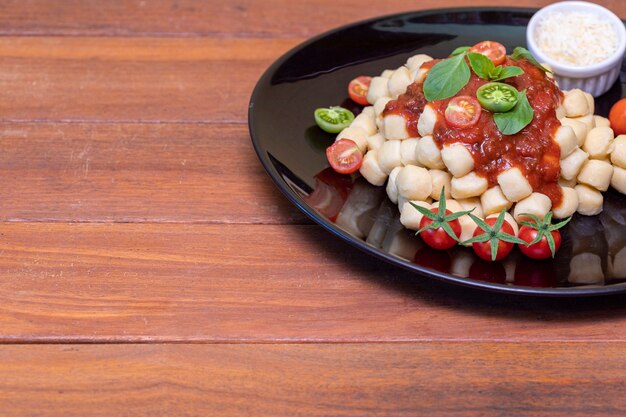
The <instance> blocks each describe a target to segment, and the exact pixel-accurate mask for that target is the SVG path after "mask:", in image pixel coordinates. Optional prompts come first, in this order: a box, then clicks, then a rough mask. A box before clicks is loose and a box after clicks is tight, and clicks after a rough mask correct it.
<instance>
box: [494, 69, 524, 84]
mask: <svg viewBox="0 0 626 417" xmlns="http://www.w3.org/2000/svg"><path fill="white" fill-rule="evenodd" d="M523 73H524V70H523V69H521V68H520V67H504V68H502V69H501V71H500V73H499V74H497V75H496V74H493V75H494V76H495V78H490V79H491V81H500V80H504V79H505V78H511V77H517V76H518V75H522V74H523Z"/></svg>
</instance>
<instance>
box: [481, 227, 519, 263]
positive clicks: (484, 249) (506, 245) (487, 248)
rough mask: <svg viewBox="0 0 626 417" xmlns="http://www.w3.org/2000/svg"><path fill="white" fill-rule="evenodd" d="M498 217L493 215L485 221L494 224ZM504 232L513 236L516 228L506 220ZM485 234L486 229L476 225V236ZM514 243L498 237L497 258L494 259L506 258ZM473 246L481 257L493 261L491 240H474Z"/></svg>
mask: <svg viewBox="0 0 626 417" xmlns="http://www.w3.org/2000/svg"><path fill="white" fill-rule="evenodd" d="M496 220H497V218H495V217H492V218H490V219H485V223H487V224H488V225H489V226H493V225H494V224H495V223H496ZM501 231H502V232H505V233H508V234H510V235H511V236H515V230H513V226H511V224H510V223H509V222H507V221H506V220H505V221H504V223H502V229H501ZM482 234H485V231H484V230H483V229H481V228H480V227H476V230H474V236H479V235H482ZM513 246H514V244H513V243H510V242H504V241H502V240H499V239H498V252H497V253H496V259H494V260H495V261H499V260H500V259H502V258H504V257H505V256H506V255H508V254H509V253H510V252H511V250H513ZM472 247H473V248H474V252H476V255H478V256H479V257H480V258H482V259H484V260H485V261H491V260H492V259H491V244H490V243H489V241H487V242H474V243H472Z"/></svg>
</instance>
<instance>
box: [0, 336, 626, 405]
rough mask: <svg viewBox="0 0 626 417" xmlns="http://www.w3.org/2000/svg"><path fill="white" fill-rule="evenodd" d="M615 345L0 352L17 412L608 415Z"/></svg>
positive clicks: (622, 367) (8, 396)
mask: <svg viewBox="0 0 626 417" xmlns="http://www.w3.org/2000/svg"><path fill="white" fill-rule="evenodd" d="M625 348H626V346H625V345H624V343H565V344H551V343H545V344H544V343H542V344H529V343H463V344H455V343H452V344H450V343H419V344H356V345H341V344H330V345H313V346H312V345H48V346H41V345H31V346H2V347H0V403H2V409H3V413H4V414H5V415H10V416H13V417H18V416H32V415H37V416H58V415H63V416H85V415H90V416H111V415H133V416H155V415H164V416H165V415H168V416H172V415H185V416H192V415H193V416H201V415H211V416H243V415H255V416H331V415H332V416H363V415H367V416H414V415H436V416H442V417H446V416H477V415H480V416H503V415H515V416H533V417H534V416H539V415H541V416H562V415H563V414H564V413H567V415H568V416H572V417H577V416H580V417H588V416H617V415H624V414H626V403H625V402H624V401H623V398H624V394H626V389H625V388H624V387H625V383H626V378H625V375H626V362H625V361H624V356H623V353H624V349H625Z"/></svg>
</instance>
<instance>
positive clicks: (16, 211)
mask: <svg viewBox="0 0 626 417" xmlns="http://www.w3.org/2000/svg"><path fill="white" fill-rule="evenodd" d="M0 149H2V152H0V177H1V178H2V179H3V186H2V187H0V219H1V220H4V221H24V220H26V221H42V220H43V221H68V222H76V221H94V222H130V221H132V222H145V221H148V222H156V221H158V222H204V223H221V222H227V223H293V222H296V223H302V222H305V223H309V221H308V220H305V216H304V215H303V214H301V213H300V212H299V211H298V210H297V209H296V208H295V206H293V205H292V204H291V203H289V202H288V201H287V199H285V198H284V197H282V195H281V194H280V192H279V191H278V189H277V188H276V187H275V186H274V185H273V184H272V182H271V180H270V178H269V176H268V175H267V174H266V173H265V171H264V170H263V168H262V166H261V164H260V162H259V160H258V158H257V157H256V155H255V153H254V151H253V150H252V145H251V143H250V136H249V134H248V130H247V126H245V125H211V124H202V125H188V124H116V125H109V124H78V123H46V124H41V123H35V124H27V123H0Z"/></svg>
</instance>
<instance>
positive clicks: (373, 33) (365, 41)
mask: <svg viewBox="0 0 626 417" xmlns="http://www.w3.org/2000/svg"><path fill="white" fill-rule="evenodd" d="M535 11H536V10H532V9H513V8H497V9H493V8H489V9H488V8H467V9H443V10H428V11H422V12H417V13H405V14H398V15H393V16H387V17H381V18H378V19H373V20H369V21H365V22H361V23H356V24H353V25H349V26H345V27H342V28H339V29H336V30H333V31H331V32H328V33H325V34H322V35H321V36H318V37H316V38H314V39H311V40H310V41H308V42H306V43H304V44H302V45H300V46H298V47H296V48H294V49H293V50H291V51H289V52H288V53H287V54H285V55H284V56H283V57H281V58H280V59H279V60H278V61H276V62H275V63H274V64H273V65H272V66H271V67H270V68H269V69H268V70H267V71H266V72H265V74H264V75H263V76H262V77H261V79H260V80H259V82H258V84H257V86H256V88H255V90H254V93H253V94H252V99H251V101H250V111H249V125H250V134H251V136H252V142H253V144H254V147H255V150H256V152H257V154H258V156H259V158H260V160H261V162H262V163H263V166H264V167H265V169H266V170H267V172H268V173H269V174H270V176H271V177H272V179H273V180H274V182H275V183H276V185H277V186H278V188H279V189H280V190H281V191H282V192H283V193H284V194H285V196H287V198H289V200H291V201H292V202H293V203H294V204H295V205H296V206H298V208H300V210H302V211H303V212H304V213H306V214H307V215H308V216H309V217H311V218H312V219H313V220H314V221H316V222H317V223H319V224H320V225H322V226H323V227H325V228H326V229H328V230H329V231H330V232H332V233H334V234H335V235H337V236H339V237H340V238H342V239H344V240H345V241H347V242H349V243H350V244H352V245H354V246H356V247H357V248H359V249H361V250H363V251H365V252H367V253H369V254H371V255H374V256H376V257H378V258H380V259H383V260H385V261H388V262H390V263H392V264H395V265H399V266H401V267H404V268H407V269H410V270H412V271H415V272H416V273H417V274H420V275H422V276H424V277H430V278H435V279H440V280H443V281H448V282H453V283H457V284H462V285H467V286H472V287H477V288H483V289H489V290H495V291H501V292H511V293H521V294H532V295H549V296H569V297H571V296H589V295H602V294H609V293H620V292H626V267H623V266H622V265H625V264H626V249H624V250H622V249H623V248H624V247H626V217H625V216H624V214H625V211H624V207H625V204H626V198H624V196H622V195H619V194H617V193H615V192H608V193H606V194H605V205H604V211H603V213H602V214H601V215H599V216H594V217H585V216H579V215H576V216H574V218H573V219H572V221H571V223H570V225H568V226H567V228H566V229H565V230H564V231H563V245H562V248H561V250H560V251H559V252H558V254H557V257H556V259H554V260H548V261H534V260H529V259H527V258H525V257H523V256H522V255H521V254H520V253H519V252H518V250H517V249H515V250H514V252H513V253H512V254H511V255H509V257H508V258H507V259H505V260H503V261H502V262H501V263H500V262H496V263H494V264H490V263H485V262H482V261H480V260H479V259H478V258H477V257H476V256H475V255H474V254H473V252H472V250H471V249H468V248H463V247H457V248H454V249H453V250H451V251H448V252H442V251H434V250H429V248H427V247H424V245H423V244H422V242H421V239H420V238H419V237H415V236H414V235H413V233H412V232H410V231H408V230H406V229H404V228H403V227H402V226H401V225H400V223H399V213H398V209H397V207H396V206H395V205H394V204H393V203H391V202H390V201H389V200H388V199H387V197H386V193H385V189H384V187H375V186H372V185H370V184H368V183H367V181H365V180H364V179H363V178H357V177H355V178H353V177H350V176H341V175H338V174H334V173H333V172H332V170H330V169H328V170H327V168H328V163H327V161H326V156H325V149H326V147H327V146H329V145H330V144H331V143H332V142H333V139H334V135H329V134H326V133H324V132H322V131H321V130H320V129H319V128H317V127H316V126H315V124H314V121H313V110H314V109H315V108H317V107H327V106H330V105H337V104H342V105H343V106H346V107H353V108H354V110H355V111H356V112H358V111H360V109H359V108H358V106H357V107H355V106H354V105H351V104H350V103H351V102H350V101H349V100H347V99H346V86H347V85H348V82H349V81H350V80H351V79H352V78H354V77H356V76H358V75H377V74H379V73H380V72H381V71H382V70H384V69H387V68H392V69H393V68H397V67H398V66H400V65H402V64H403V63H404V62H405V61H406V59H407V58H408V57H410V56H412V55H414V54H417V53H425V54H428V55H431V56H433V57H444V56H447V55H448V54H449V53H450V51H452V50H453V49H454V48H456V47H458V46H462V45H472V44H474V43H477V42H479V41H482V40H485V39H491V40H497V41H499V42H501V43H503V44H504V45H505V46H506V47H507V50H509V51H511V50H512V49H513V48H514V47H515V46H524V45H525V44H526V42H525V33H526V25H527V23H528V21H529V19H530V17H531V16H532V14H533V13H534V12H535ZM624 75H625V74H624V70H622V77H621V78H622V79H626V78H624ZM621 96H622V84H621V83H620V82H617V83H616V85H615V86H614V87H613V88H612V89H611V90H610V91H609V92H608V93H606V94H605V95H604V96H602V97H600V98H598V99H597V100H596V113H597V114H602V115H606V114H607V113H608V110H609V108H610V106H611V104H612V103H614V102H615V101H616V100H618V99H619V98H620V97H621ZM324 196H334V197H335V198H337V199H338V201H341V200H342V198H345V197H346V196H347V200H346V201H345V203H344V205H343V209H342V211H343V212H342V214H341V215H340V218H339V220H338V221H337V222H333V221H331V220H329V219H328V218H327V217H326V216H325V215H324V211H323V210H322V211H318V210H317V209H316V208H315V207H313V205H316V204H314V203H313V201H314V200H315V199H319V198H322V197H324ZM322 199H323V198H322ZM349 213H352V214H349ZM575 256H577V258H575V259H574V257H575ZM573 259H574V263H571V261H572V260H573ZM580 263H583V264H590V263H596V264H598V265H599V266H600V267H599V268H601V271H602V272H601V275H598V276H593V275H592V274H591V275H582V276H581V274H580V273H577V271H576V268H575V265H577V264H580ZM614 266H615V267H614ZM468 274H469V275H471V278H470V277H468Z"/></svg>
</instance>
